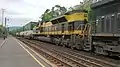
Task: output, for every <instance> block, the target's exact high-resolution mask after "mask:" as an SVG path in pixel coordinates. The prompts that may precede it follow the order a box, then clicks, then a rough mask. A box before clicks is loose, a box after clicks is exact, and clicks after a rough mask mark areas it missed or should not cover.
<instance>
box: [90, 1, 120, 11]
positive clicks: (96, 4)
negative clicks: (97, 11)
mask: <svg viewBox="0 0 120 67" xmlns="http://www.w3.org/2000/svg"><path fill="white" fill-rule="evenodd" d="M115 2H117V3H118V2H120V0H101V1H98V2H96V3H93V4H92V5H91V8H92V9H94V8H99V7H101V6H104V5H110V4H111V3H115Z"/></svg>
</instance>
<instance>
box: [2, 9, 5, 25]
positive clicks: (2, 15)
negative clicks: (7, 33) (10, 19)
mask: <svg viewBox="0 0 120 67" xmlns="http://www.w3.org/2000/svg"><path fill="white" fill-rule="evenodd" d="M4 10H5V9H3V8H2V26H3V23H4Z"/></svg>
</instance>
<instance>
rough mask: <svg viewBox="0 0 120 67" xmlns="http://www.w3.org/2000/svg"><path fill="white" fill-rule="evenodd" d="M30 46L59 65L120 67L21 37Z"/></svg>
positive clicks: (67, 66) (65, 66)
mask: <svg viewBox="0 0 120 67" xmlns="http://www.w3.org/2000/svg"><path fill="white" fill-rule="evenodd" d="M20 40H21V41H22V42H24V43H26V44H27V45H28V46H29V47H31V48H33V49H34V50H36V51H37V52H39V53H40V54H42V55H43V56H44V57H45V58H47V59H48V60H49V61H51V62H52V63H54V64H56V65H57V66H58V67H119V66H117V65H116V64H112V63H109V62H106V61H102V60H98V59H96V58H92V57H89V56H85V55H82V54H78V53H74V52H72V51H67V52H64V51H62V50H57V49H55V48H52V47H49V46H45V45H42V44H41V45H40V43H39V42H37V41H31V40H27V39H20Z"/></svg>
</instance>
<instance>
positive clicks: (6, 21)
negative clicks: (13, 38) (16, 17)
mask: <svg viewBox="0 0 120 67" xmlns="http://www.w3.org/2000/svg"><path fill="white" fill-rule="evenodd" d="M7 20H9V19H7V18H6V17H5V38H6V37H7V27H6V25H7Z"/></svg>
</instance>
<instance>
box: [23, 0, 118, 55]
mask: <svg viewBox="0 0 120 67" xmlns="http://www.w3.org/2000/svg"><path fill="white" fill-rule="evenodd" d="M119 7H120V1H119V0H98V1H97V0H95V1H94V3H93V4H92V6H91V8H92V12H93V14H92V15H91V16H90V17H91V19H90V20H92V21H89V20H88V12H87V11H85V10H75V11H71V12H67V13H65V14H64V15H62V16H60V17H57V18H54V19H52V20H50V21H46V22H41V23H39V24H38V25H37V26H36V27H35V28H34V29H33V30H32V31H33V32H32V33H31V34H29V35H27V37H28V36H29V38H30V39H31V38H33V39H39V40H42V41H47V42H52V43H55V44H56V45H62V46H64V47H65V46H67V47H70V48H72V49H74V48H76V49H79V50H85V51H90V52H91V51H92V52H95V53H97V54H103V55H109V56H117V57H119V56H120V9H119ZM21 33H24V32H21Z"/></svg>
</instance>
